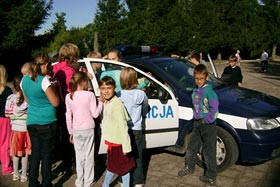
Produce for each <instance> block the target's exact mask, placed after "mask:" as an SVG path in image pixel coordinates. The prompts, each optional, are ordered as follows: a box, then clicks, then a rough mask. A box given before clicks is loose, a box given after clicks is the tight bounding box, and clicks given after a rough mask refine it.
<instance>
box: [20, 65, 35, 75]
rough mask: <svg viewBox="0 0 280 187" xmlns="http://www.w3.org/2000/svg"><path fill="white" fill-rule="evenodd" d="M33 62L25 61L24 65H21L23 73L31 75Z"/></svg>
mask: <svg viewBox="0 0 280 187" xmlns="http://www.w3.org/2000/svg"><path fill="white" fill-rule="evenodd" d="M32 65H33V63H32V62H25V63H24V64H23V65H22V66H21V74H22V75H29V74H30V73H31V70H32Z"/></svg>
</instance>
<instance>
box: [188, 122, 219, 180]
mask: <svg viewBox="0 0 280 187" xmlns="http://www.w3.org/2000/svg"><path fill="white" fill-rule="evenodd" d="M216 133H217V129H216V124H215V123H213V124H206V123H204V122H203V120H194V124H193V131H192V135H191V139H190V142H189V144H188V145H189V146H188V150H187V152H186V157H185V159H186V160H185V164H186V166H188V168H189V169H191V170H194V169H195V164H196V155H197V152H198V151H199V149H200V148H201V146H202V154H203V158H204V160H205V164H206V170H205V176H207V177H209V178H212V179H215V178H216V176H217V163H216V149H217V148H216V142H217V135H216Z"/></svg>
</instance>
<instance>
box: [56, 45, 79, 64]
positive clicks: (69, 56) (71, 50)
mask: <svg viewBox="0 0 280 187" xmlns="http://www.w3.org/2000/svg"><path fill="white" fill-rule="evenodd" d="M79 56H80V49H79V48H78V46H77V45H75V44H73V43H67V44H64V45H62V46H61V47H60V49H59V55H58V59H59V61H60V62H63V61H66V62H68V63H69V65H70V66H71V67H73V68H74V69H78V68H79V63H78V60H79Z"/></svg>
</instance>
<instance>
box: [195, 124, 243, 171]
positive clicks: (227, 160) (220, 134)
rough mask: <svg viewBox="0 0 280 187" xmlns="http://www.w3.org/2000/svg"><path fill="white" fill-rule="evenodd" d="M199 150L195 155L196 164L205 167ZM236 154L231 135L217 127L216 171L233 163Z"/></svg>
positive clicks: (237, 152)
mask: <svg viewBox="0 0 280 187" xmlns="http://www.w3.org/2000/svg"><path fill="white" fill-rule="evenodd" d="M201 151H202V150H200V152H199V153H198V155H197V164H198V165H199V166H200V167H203V168H205V162H204V160H203V158H202V156H201ZM238 155H239V150H238V146H237V144H236V142H235V140H234V138H233V137H232V135H231V134H230V133H228V132H227V131H226V130H224V129H223V128H221V127H217V156H216V158H217V172H222V171H224V170H226V169H227V168H229V167H231V166H232V165H233V164H235V162H236V161H237V159H238Z"/></svg>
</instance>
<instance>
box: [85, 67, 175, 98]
mask: <svg viewBox="0 0 280 187" xmlns="http://www.w3.org/2000/svg"><path fill="white" fill-rule="evenodd" d="M94 63H96V62H91V65H92V68H93V69H94V67H93V66H94ZM122 69H123V66H121V65H116V64H111V63H101V65H100V67H99V69H98V70H97V71H96V70H95V71H94V72H95V77H96V79H97V82H98V81H99V80H100V79H102V78H103V77H104V76H110V77H112V78H113V79H114V80H115V82H116V92H118V91H120V90H121V84H120V75H121V71H122ZM142 71H143V70H142ZM144 72H146V73H148V75H150V76H153V77H154V75H153V73H152V72H150V71H149V70H148V69H145V70H144ZM137 73H138V87H137V88H138V89H141V90H143V91H145V93H146V95H147V97H148V98H149V99H161V98H163V97H164V98H166V99H168V98H171V96H170V94H169V93H168V92H167V91H166V90H165V88H163V87H162V86H161V85H159V84H157V83H156V82H155V81H153V80H152V79H150V78H149V77H148V76H145V75H144V74H142V73H140V72H137ZM155 78H156V77H155Z"/></svg>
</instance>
